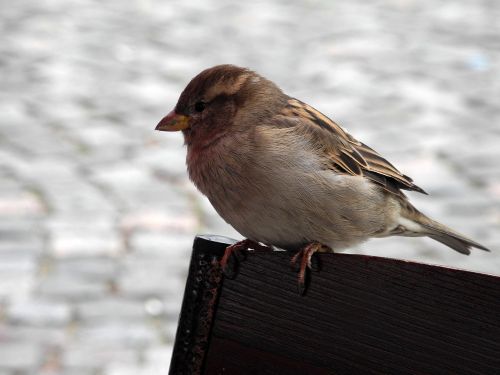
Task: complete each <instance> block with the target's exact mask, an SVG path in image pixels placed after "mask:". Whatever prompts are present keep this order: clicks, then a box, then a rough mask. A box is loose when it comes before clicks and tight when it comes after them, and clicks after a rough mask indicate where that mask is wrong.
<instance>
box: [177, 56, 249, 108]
mask: <svg viewBox="0 0 500 375" xmlns="http://www.w3.org/2000/svg"><path fill="white" fill-rule="evenodd" d="M255 75H256V73H254V72H252V71H251V70H248V69H246V68H241V67H238V66H235V65H217V66H214V67H212V68H209V69H206V70H204V71H202V72H201V73H199V74H198V75H197V76H196V77H194V78H193V79H192V80H191V82H189V84H188V85H187V86H186V88H185V89H184V91H183V92H182V94H181V96H180V98H179V101H178V102H177V105H176V107H175V111H176V112H177V113H184V114H189V112H190V111H191V110H192V109H193V108H192V107H193V106H194V105H196V103H199V102H202V103H210V102H213V101H214V100H216V98H217V97H228V96H231V95H235V94H236V93H238V91H239V90H240V89H241V87H242V86H243V85H244V84H245V82H246V81H247V80H248V79H249V78H250V77H251V76H255Z"/></svg>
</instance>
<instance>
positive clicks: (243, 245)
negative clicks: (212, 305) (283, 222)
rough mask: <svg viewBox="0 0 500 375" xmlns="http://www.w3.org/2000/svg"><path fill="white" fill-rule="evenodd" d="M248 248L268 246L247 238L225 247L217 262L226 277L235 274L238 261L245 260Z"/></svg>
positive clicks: (255, 248) (267, 248) (264, 247)
mask: <svg viewBox="0 0 500 375" xmlns="http://www.w3.org/2000/svg"><path fill="white" fill-rule="evenodd" d="M249 248H250V249H254V250H263V249H265V250H269V247H267V246H264V245H261V244H259V243H258V242H255V241H252V240H249V239H245V240H242V241H239V242H236V243H234V244H232V245H230V246H228V247H226V251H224V255H223V256H222V259H221V260H220V263H219V264H220V266H221V268H222V272H224V275H225V276H226V277H227V278H229V279H232V278H234V277H235V276H236V271H237V266H238V263H239V262H241V261H243V260H245V258H246V256H247V250H248V249H249Z"/></svg>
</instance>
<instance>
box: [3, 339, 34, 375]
mask: <svg viewBox="0 0 500 375" xmlns="http://www.w3.org/2000/svg"><path fill="white" fill-rule="evenodd" d="M42 355H43V354H42V349H41V348H40V347H38V346H37V345H36V344H32V343H25V344H2V350H0V370H4V371H13V372H15V371H18V372H21V371H23V372H25V373H34V371H35V370H36V368H37V367H38V366H39V365H40V364H41V361H42Z"/></svg>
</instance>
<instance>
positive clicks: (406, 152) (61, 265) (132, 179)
mask: <svg viewBox="0 0 500 375" xmlns="http://www.w3.org/2000/svg"><path fill="white" fill-rule="evenodd" d="M0 4H1V9H2V11H1V12H0V27H1V35H2V43H0V69H1V70H0V72H1V76H0V86H1V92H0V98H1V100H0V113H1V116H0V375H7V374H8V375H27V374H40V375H48V374H50V375H56V374H67V375H128V374H134V375H137V374H139V375H140V374H166V371H167V368H168V363H169V359H170V352H171V348H172V341H173V336H174V333H175V327H176V319H177V314H178V311H179V308H180V302H181V298H182V291H183V285H184V279H185V276H186V270H187V267H188V261H189V255H190V246H191V243H192V239H193V235H194V234H195V233H198V232H211V233H218V234H226V235H230V236H233V237H235V236H237V235H236V234H235V233H234V231H232V230H231V229H230V228H229V226H227V225H226V224H224V223H223V222H222V221H221V220H220V219H218V218H217V215H216V214H215V213H214V211H213V210H212V209H211V207H210V205H209V203H208V202H207V201H206V200H205V199H204V198H203V197H201V196H200V194H198V193H197V192H196V190H195V189H194V188H193V186H191V184H190V183H189V181H188V178H187V176H186V172H185V165H184V157H185V150H184V149H183V146H182V139H181V137H180V135H179V134H166V133H158V132H154V131H153V128H154V126H155V125H156V123H157V122H158V120H159V119H160V118H161V117H162V116H163V115H164V114H166V112H167V111H168V110H170V109H171V108H172V107H173V105H174V104H175V102H176V99H177V96H178V94H179V93H180V90H181V89H182V88H183V87H184V85H185V84H186V83H187V81H188V80H189V79H190V78H191V77H192V76H193V75H194V74H196V73H198V71H200V70H201V69H203V68H206V67H208V66H211V65H214V64H217V63H227V62H231V63H235V64H240V65H244V66H249V67H252V68H253V69H256V70H257V71H259V72H261V73H262V74H264V75H265V76H267V77H269V78H270V79H272V80H274V81H276V82H277V83H278V84H280V85H281V86H282V87H283V88H284V89H285V90H286V92H288V93H289V94H291V95H293V96H296V97H298V98H301V99H302V100H304V101H307V102H309V103H310V104H312V105H314V106H315V107H317V108H318V109H320V110H321V111H322V112H324V113H326V114H328V115H330V116H332V117H333V118H334V119H335V120H337V121H338V122H339V123H341V124H343V125H344V126H345V127H346V128H347V129H349V130H350V132H351V133H352V134H354V135H355V136H356V137H358V138H359V139H361V140H363V141H364V142H365V143H367V144H369V145H371V146H372V147H373V148H375V149H376V150H378V151H379V152H381V153H382V154H383V155H385V156H386V157H388V159H390V160H392V161H393V162H394V163H395V164H396V165H397V166H398V167H399V168H400V169H401V170H403V171H404V172H405V173H406V174H408V175H410V176H412V177H414V180H415V181H416V183H417V184H419V185H420V186H422V187H423V188H425V189H426V190H427V191H428V192H429V193H430V194H431V195H430V196H422V195H418V194H410V195H411V198H412V199H413V201H414V202H415V203H416V205H417V206H418V207H420V208H421V209H422V210H423V211H424V212H427V213H428V214H430V215H432V216H434V217H435V218H436V219H439V220H441V221H443V222H445V223H448V224H449V225H451V226H453V227H454V228H456V229H457V230H460V231H462V232H463V233H465V234H467V235H470V236H471V237H472V238H474V239H476V240H478V241H480V242H483V243H484V244H485V245H487V246H490V247H491V248H492V249H494V250H495V251H494V252H493V253H491V254H486V253H483V252H480V251H475V252H474V253H473V254H472V255H471V256H470V257H465V256H461V255H460V254H457V253H455V252H453V251H451V250H448V249H446V248H445V247H443V246H441V245H439V244H437V243H434V242H432V241H430V240H429V241H427V240H425V239H404V238H395V239H387V240H374V241H371V242H368V243H367V244H365V245H363V247H362V248H361V249H357V250H356V249H354V250H352V251H353V252H356V251H357V252H361V253H369V254H376V255H383V256H391V257H398V258H405V259H411V260H420V261H424V262H430V263H435V264H442V265H447V266H452V267H460V268H465V269H469V270H475V271H483V272H489V273H494V274H500V232H499V227H500V166H499V164H498V161H499V160H500V102H499V101H498V98H499V97H500V78H499V77H500V71H499V65H498V61H499V51H500V23H499V22H498V20H499V19H500V4H499V3H498V2H497V1H493V0H490V1H486V0H485V1H474V2H467V3H465V2H464V3H460V4H459V3H456V2H451V1H419V0H393V1H390V0H380V1H371V2H369V3H367V2H364V1H361V0H358V1H352V0H343V1H326V0H324V1H312V0H310V1H303V2H290V1H284V0H283V1H278V0H276V1H267V2H265V3H264V2H247V3H245V4H244V3H241V4H240V5H236V4H235V3H233V2H231V1H229V0H224V1H215V0H212V1H199V2H190V1H186V2H184V1H168V2H166V1H154V0H136V1H130V2H123V1H118V0H111V1H106V2H101V1H92V0H80V1H74V2H67V1H61V0H51V1H45V2H34V1H28V0H21V1H17V2H7V1H5V0H1V1H0Z"/></svg>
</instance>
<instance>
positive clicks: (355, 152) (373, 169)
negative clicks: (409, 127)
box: [279, 98, 427, 196]
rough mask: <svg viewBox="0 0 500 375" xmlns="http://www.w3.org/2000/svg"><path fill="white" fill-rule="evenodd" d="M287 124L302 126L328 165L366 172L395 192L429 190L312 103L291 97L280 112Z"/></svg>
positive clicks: (369, 177)
mask: <svg viewBox="0 0 500 375" xmlns="http://www.w3.org/2000/svg"><path fill="white" fill-rule="evenodd" d="M279 116H280V117H281V120H282V121H281V123H282V124H285V123H286V124H287V125H285V126H294V127H300V130H301V132H303V134H304V136H307V137H309V139H310V140H311V141H312V142H313V144H314V145H315V146H316V147H321V148H322V149H323V151H324V152H325V154H326V160H327V167H328V168H330V169H333V170H336V171H337V172H341V173H342V172H343V173H346V174H350V175H353V176H364V177H366V178H368V179H370V180H371V181H373V182H374V183H376V184H378V185H380V186H381V187H382V188H384V189H385V190H387V191H388V192H390V193H392V194H396V195H398V196H403V193H402V192H401V190H400V189H403V190H413V191H418V192H420V193H423V194H427V193H426V192H425V191H424V190H423V189H421V188H420V187H418V186H417V185H415V184H414V183H413V180H412V179H411V178H410V177H408V176H406V175H404V174H402V173H401V172H400V171H398V170H397V169H396V167H394V166H393V165H392V164H391V163H389V162H388V161H387V160H386V159H384V158H383V157H382V156H380V155H379V154H378V153H377V152H376V151H374V150H373V149H371V148H370V147H368V146H367V145H365V144H363V143H361V142H359V141H358V140H356V139H355V138H354V137H353V136H351V135H350V134H349V133H348V132H347V131H345V130H344V129H342V127H340V126H339V125H338V124H336V123H335V122H333V121H332V120H330V119H329V118H328V117H326V116H325V115H323V114H322V113H321V112H319V111H317V110H316V109H314V108H313V107H311V106H309V105H307V104H305V103H303V102H301V101H299V100H297V99H293V98H290V99H289V100H288V102H287V105H286V106H285V107H284V108H283V110H282V111H281V113H280V115H279Z"/></svg>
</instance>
